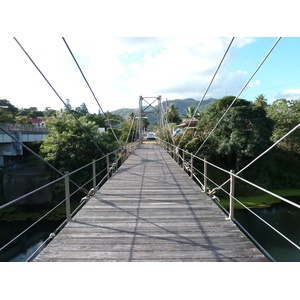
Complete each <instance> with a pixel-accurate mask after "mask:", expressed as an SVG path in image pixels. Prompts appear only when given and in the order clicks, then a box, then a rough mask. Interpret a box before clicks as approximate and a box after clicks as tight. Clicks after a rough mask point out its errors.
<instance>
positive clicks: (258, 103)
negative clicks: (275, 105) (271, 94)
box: [253, 94, 267, 107]
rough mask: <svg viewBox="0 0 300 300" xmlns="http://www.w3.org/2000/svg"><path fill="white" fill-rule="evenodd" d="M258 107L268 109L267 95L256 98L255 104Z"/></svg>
mask: <svg viewBox="0 0 300 300" xmlns="http://www.w3.org/2000/svg"><path fill="white" fill-rule="evenodd" d="M253 104H254V105H256V106H261V107H266V106H267V99H265V95H263V94H260V95H258V96H257V97H255V100H254V102H253Z"/></svg>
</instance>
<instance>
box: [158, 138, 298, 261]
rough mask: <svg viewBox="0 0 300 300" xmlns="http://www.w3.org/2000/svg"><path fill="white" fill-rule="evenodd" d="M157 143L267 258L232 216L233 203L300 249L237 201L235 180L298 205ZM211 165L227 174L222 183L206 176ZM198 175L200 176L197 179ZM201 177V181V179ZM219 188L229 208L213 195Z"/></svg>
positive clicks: (162, 141)
mask: <svg viewBox="0 0 300 300" xmlns="http://www.w3.org/2000/svg"><path fill="white" fill-rule="evenodd" d="M158 141H159V143H160V144H161V145H162V146H163V147H164V148H165V149H166V151H167V152H168V153H169V154H170V155H171V156H172V157H173V159H174V160H175V161H176V162H177V163H178V164H180V165H181V166H182V168H183V169H184V170H185V171H186V172H187V173H189V175H190V177H191V178H193V179H194V180H195V181H196V182H197V183H198V184H199V186H200V187H201V189H202V190H203V192H205V193H207V195H208V196H210V198H211V199H212V200H213V201H214V202H216V204H217V205H218V206H219V207H220V208H221V209H222V210H223V211H224V212H225V214H226V215H227V217H226V219H227V220H231V221H233V222H234V223H236V224H237V225H238V227H240V229H241V230H243V231H244V232H245V233H246V234H247V235H248V237H249V238H250V239H251V240H252V241H253V242H254V243H255V244H256V245H257V246H258V247H259V248H260V249H261V250H262V251H263V252H264V254H265V255H266V256H267V257H268V258H269V260H274V259H273V258H272V256H271V255H270V254H269V253H267V251H266V250H265V249H264V248H263V247H262V246H261V245H260V244H259V243H258V242H257V241H256V240H255V239H254V238H253V237H252V236H251V234H250V233H249V232H247V230H246V229H245V228H243V226H242V225H241V224H240V223H239V222H238V221H237V220H236V219H235V217H234V212H235V203H239V204H240V205H241V206H242V207H243V208H244V209H246V210H247V211H249V212H250V213H251V214H252V215H253V216H255V217H256V218H257V219H259V220H260V221H261V222H263V223H264V224H266V225H267V226H268V227H269V228H271V229H272V230H273V231H274V232H275V233H276V234H278V235H279V236H281V237H282V238H284V239H285V240H286V241H287V242H288V243H290V244H291V245H293V246H294V247H295V248H296V249H298V250H300V246H299V245H297V244H296V243H295V242H293V241H292V240H291V239H289V238H288V237H287V236H286V235H284V234H283V233H282V232H280V231H279V230H277V229H276V228H275V227H274V226H272V225H271V224H269V223H268V222H267V221H266V220H264V219H263V218H261V217H260V216H259V215H257V214H256V213H255V212H254V211H253V210H251V209H250V208H249V207H247V206H246V205H245V204H243V203H242V202H241V201H239V200H238V199H237V198H236V197H235V193H234V192H235V186H236V183H235V182H236V180H237V179H238V180H240V181H242V182H244V183H246V184H248V185H251V186H252V187H255V188H257V189H259V190H261V191H263V192H265V193H268V194H269V195H272V196H274V197H276V198H278V199H279V200H281V201H283V202H285V203H287V204H289V205H291V206H293V207H295V208H297V209H300V205H299V204H297V203H294V202H292V201H290V200H288V199H286V198H284V197H281V196H280V195H277V194H275V193H273V192H271V191H268V190H266V189H265V188H263V187H260V186H258V185H257V184H254V183H252V182H250V181H248V180H246V179H244V178H242V177H241V176H238V175H236V174H235V173H234V171H233V170H230V171H228V170H225V169H223V168H220V167H219V166H217V165H214V164H212V163H210V162H209V161H207V159H203V158H200V157H198V156H195V155H193V154H192V153H189V152H187V151H185V150H184V149H181V148H179V147H177V146H175V145H173V144H170V143H168V142H166V141H164V140H160V139H158ZM196 161H199V162H201V164H202V166H203V170H199V169H198V168H197V167H196V166H195V162H196ZM208 166H211V167H213V168H216V169H218V170H220V171H221V172H223V173H225V174H227V177H228V179H227V180H226V181H225V182H223V183H222V184H217V183H216V182H214V181H213V180H212V179H210V178H209V177H208V176H207V167H208ZM199 177H201V178H200V179H199ZM201 179H202V181H201ZM226 184H227V190H226V189H225V185H226ZM228 187H229V188H228ZM218 190H221V191H222V192H224V193H225V194H226V195H227V196H228V198H229V210H227V209H226V208H225V207H224V206H223V205H222V204H221V203H219V199H218V197H216V196H215V192H216V191H218Z"/></svg>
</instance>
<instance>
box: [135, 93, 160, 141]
mask: <svg viewBox="0 0 300 300" xmlns="http://www.w3.org/2000/svg"><path fill="white" fill-rule="evenodd" d="M145 103H146V104H145ZM143 105H144V108H143ZM155 105H157V106H155ZM149 108H150V109H151V110H149ZM147 110H148V111H147ZM147 113H152V114H155V115H156V116H157V126H158V129H161V128H162V122H163V109H162V106H161V96H156V97H143V96H140V99H139V115H138V120H139V134H140V137H141V136H142V131H143V118H144V117H145V115H146V114H147Z"/></svg>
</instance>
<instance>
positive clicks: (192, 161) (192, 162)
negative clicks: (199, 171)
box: [190, 153, 194, 178]
mask: <svg viewBox="0 0 300 300" xmlns="http://www.w3.org/2000/svg"><path fill="white" fill-rule="evenodd" d="M193 164H194V157H193V154H192V153H191V175H190V176H191V178H193Z"/></svg>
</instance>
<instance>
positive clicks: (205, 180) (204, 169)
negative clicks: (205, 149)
mask: <svg viewBox="0 0 300 300" xmlns="http://www.w3.org/2000/svg"><path fill="white" fill-rule="evenodd" d="M203 164H204V165H203V176H204V178H203V185H204V192H205V193H206V191H207V159H206V158H204V161H203Z"/></svg>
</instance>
